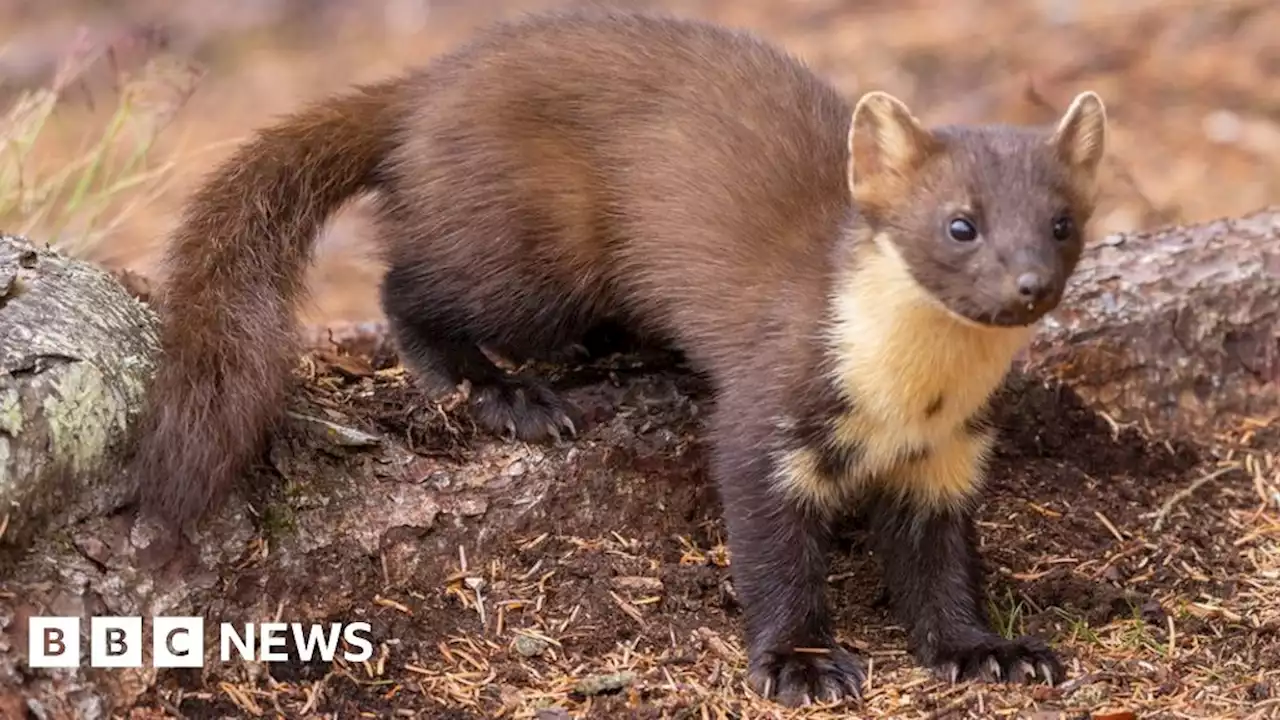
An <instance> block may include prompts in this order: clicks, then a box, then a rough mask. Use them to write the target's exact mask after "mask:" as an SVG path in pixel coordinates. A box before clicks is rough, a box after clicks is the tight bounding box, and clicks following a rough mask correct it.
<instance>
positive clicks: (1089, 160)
mask: <svg viewBox="0 0 1280 720" xmlns="http://www.w3.org/2000/svg"><path fill="white" fill-rule="evenodd" d="M1049 144H1050V145H1052V146H1053V148H1054V150H1055V151H1056V152H1057V153H1058V157H1059V158H1061V159H1062V161H1063V162H1064V163H1066V164H1067V165H1069V166H1070V167H1071V169H1072V170H1074V171H1076V172H1077V173H1079V174H1080V176H1081V177H1082V178H1084V179H1086V180H1088V181H1093V180H1094V179H1095V177H1096V176H1097V172H1098V166H1099V165H1100V164H1101V163H1102V156H1103V154H1104V153H1105V152H1106V149H1107V110H1106V108H1105V107H1104V106H1103V104H1102V98H1100V97H1098V94H1097V93H1095V92H1092V91H1085V92H1082V93H1080V94H1079V95H1077V96H1076V97H1075V99H1074V100H1072V101H1071V106H1070V107H1068V108H1067V111H1066V112H1065V113H1063V114H1062V119H1061V120H1059V121H1058V125H1057V127H1056V128H1054V131H1053V135H1052V136H1050V138H1049Z"/></svg>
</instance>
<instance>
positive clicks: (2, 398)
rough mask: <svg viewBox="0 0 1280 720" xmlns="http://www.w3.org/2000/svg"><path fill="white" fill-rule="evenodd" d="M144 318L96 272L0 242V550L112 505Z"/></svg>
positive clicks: (145, 330)
mask: <svg viewBox="0 0 1280 720" xmlns="http://www.w3.org/2000/svg"><path fill="white" fill-rule="evenodd" d="M156 330H157V327H156V317H155V315H154V314H153V313H152V311H151V310H150V308H148V307H147V306H146V305H144V304H143V303H141V302H139V301H137V300H136V299H134V298H133V297H132V296H130V295H129V294H128V292H127V291H126V290H125V289H124V287H123V286H121V285H120V284H119V283H118V282H117V281H116V280H115V279H114V278H113V277H111V275H110V274H109V273H108V272H107V271H105V270H103V269H101V268H99V267H98V266H96V265H94V264H92V263H89V262H85V261H81V260H76V259H74V258H70V257H67V256H65V255H63V254H61V253H58V252H56V251H54V250H52V249H49V248H41V247H38V246H36V245H35V244H33V243H31V242H29V241H28V240H26V239H24V238H18V237H11V236H3V235H0V524H3V525H4V527H5V530H4V534H3V536H2V537H0V545H5V546H22V545H25V544H27V543H28V542H29V541H30V540H31V536H32V534H33V532H34V531H35V529H37V528H40V527H51V526H53V527H56V526H61V525H65V524H67V523H71V522H75V521H76V520H78V519H81V518H83V517H86V516H87V515H90V514H93V513H101V512H108V511H110V510H111V509H113V508H114V507H115V506H116V505H118V504H119V501H120V495H121V493H122V492H123V490H124V484H123V483H119V482H114V480H115V478H114V476H113V473H112V472H111V469H112V468H111V461H112V458H113V455H114V454H113V451H114V450H115V449H116V447H117V446H118V444H119V443H120V442H121V441H123V440H124V438H125V436H126V432H127V431H128V429H129V427H130V426H131V424H132V422H133V421H134V418H135V416H136V414H137V412H138V410H139V408H140V407H141V405H142V399H143V397H144V394H145V392H146V387H147V383H148V379H149V378H150V376H151V374H152V372H153V371H154V361H155V354H156V352H157V349H158V338H157V333H156Z"/></svg>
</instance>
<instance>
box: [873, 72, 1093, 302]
mask: <svg viewBox="0 0 1280 720" xmlns="http://www.w3.org/2000/svg"><path fill="white" fill-rule="evenodd" d="M1106 132H1107V117H1106V110H1105V109H1104V107H1103V104H1102V100H1101V99H1099V97H1098V96H1097V95H1096V94H1094V93H1092V92H1084V93H1081V94H1080V95H1078V96H1077V97H1076V98H1075V100H1074V101H1073V102H1072V103H1071V106H1070V107H1069V108H1068V109H1067V111H1066V112H1065V113H1064V114H1063V116H1062V117H1061V118H1060V119H1059V121H1058V122H1057V123H1056V124H1055V125H1052V126H1049V127H1009V126H975V127H942V128H932V129H927V128H925V127H923V126H922V125H921V124H920V122H919V121H918V120H917V119H916V118H915V117H914V116H913V115H912V114H911V112H910V110H909V109H908V108H907V107H906V106H905V105H904V104H903V103H902V102H901V101H900V100H898V99H896V98H894V97H893V96H891V95H888V94H885V93H883V92H870V93H867V94H866V95H864V96H863V97H862V98H861V99H860V100H859V101H858V103H857V106H856V107H855V108H854V111H853V118H852V122H851V124H850V129H849V157H850V160H849V168H848V180H849V189H850V192H851V193H852V194H853V199H854V202H855V204H856V206H857V208H858V212H859V214H860V216H861V219H862V221H863V222H865V223H866V224H867V229H868V230H869V231H870V232H871V234H872V236H873V237H875V238H876V242H877V243H878V244H879V246H880V250H881V251H883V252H887V253H890V254H894V255H895V256H896V257H897V258H900V259H901V260H902V262H903V263H904V265H905V267H906V269H907V270H908V272H909V273H910V276H911V277H912V278H913V279H914V280H915V282H916V283H918V284H919V285H920V286H922V287H923V288H924V289H925V290H926V291H928V294H929V295H930V296H931V297H933V298H934V299H936V300H937V301H939V302H940V303H941V304H942V305H943V306H945V307H946V308H947V309H948V310H950V311H951V312H952V313H953V314H955V315H958V316H960V317H962V318H965V319H967V320H969V321H971V322H975V323H980V324H984V325H995V326H1020V325H1030V324H1032V323H1034V322H1036V321H1037V320H1039V319H1040V318H1041V317H1042V316H1044V314H1045V313H1047V312H1049V311H1050V310H1052V309H1053V308H1054V307H1055V306H1056V305H1057V304H1058V302H1059V300H1060V299H1061V297H1062V293H1063V289H1064V288H1065V286H1066V282H1067V279H1068V278H1069V277H1070V276H1071V273H1072V272H1074V270H1075V266H1076V263H1077V261H1078V260H1079V258H1080V253H1081V250H1082V248H1083V245H1084V241H1085V233H1084V229H1085V226H1086V224H1087V223H1088V222H1089V220H1090V217H1091V215H1092V213H1093V207H1094V196H1095V187H1096V184H1097V176H1098V167H1099V165H1100V163H1101V161H1102V157H1103V153H1104V151H1105V145H1106Z"/></svg>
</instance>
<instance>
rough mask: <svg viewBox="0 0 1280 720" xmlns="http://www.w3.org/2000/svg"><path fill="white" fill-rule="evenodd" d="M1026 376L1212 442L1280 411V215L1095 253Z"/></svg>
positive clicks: (1134, 240) (1129, 419)
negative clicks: (1036, 376)
mask: <svg viewBox="0 0 1280 720" xmlns="http://www.w3.org/2000/svg"><path fill="white" fill-rule="evenodd" d="M1025 369H1026V370H1027V371H1029V372H1032V373H1044V374H1046V375H1050V376H1052V377H1055V378H1058V379H1060V380H1063V381H1065V382H1066V383H1067V384H1069V385H1070V386H1071V387H1072V389H1074V390H1075V391H1076V392H1078V393H1080V395H1081V396H1083V397H1084V398H1085V399H1087V400H1089V401H1090V402H1091V403H1093V404H1094V405H1096V406H1097V407H1098V408H1099V409H1101V410H1102V411H1104V412H1106V413H1107V414H1108V415H1109V416H1111V417H1112V418H1113V419H1114V420H1116V421H1117V422H1122V423H1139V424H1141V425H1143V426H1146V427H1147V428H1148V429H1150V430H1153V431H1155V432H1156V433H1159V434H1164V435H1188V436H1193V437H1197V438H1202V439H1204V438H1209V437H1212V436H1213V435H1215V434H1217V433H1223V432H1231V431H1236V430H1239V429H1240V428H1242V427H1248V426H1251V425H1254V424H1256V423H1255V422H1253V421H1262V422H1270V421H1271V420H1272V419H1274V418H1275V416H1276V413H1277V411H1278V410H1280V207H1274V208H1269V209H1266V210H1263V211H1260V212H1257V213H1254V214H1251V215H1248V216H1245V217H1241V218H1236V219H1226V220H1219V221H1216V222H1211V223H1207V224H1204V225H1197V226H1192V227H1171V228H1165V229H1161V230H1157V231H1154V232H1145V233H1136V234H1128V235H1116V236H1112V237H1108V238H1104V239H1103V240H1102V241H1101V242H1099V243H1097V244H1095V245H1094V246H1093V247H1092V248H1091V249H1090V250H1089V252H1088V253H1087V254H1086V256H1085V257H1084V258H1083V259H1082V262H1081V264H1080V269H1079V272H1078V273H1077V274H1076V276H1075V278H1074V280H1073V282H1072V283H1071V287H1070V290H1069V291H1068V293H1067V295H1066V297H1065V298H1064V300H1063V303H1062V305H1061V306H1060V309H1059V310H1058V312H1056V313H1054V316H1053V318H1051V319H1050V320H1049V321H1047V322H1046V323H1045V327H1044V329H1043V330H1042V331H1041V332H1040V333H1039V334H1038V336H1037V338H1036V340H1035V341H1034V342H1033V343H1032V346H1031V348H1030V352H1029V353H1028V362H1027V363H1026V365H1025Z"/></svg>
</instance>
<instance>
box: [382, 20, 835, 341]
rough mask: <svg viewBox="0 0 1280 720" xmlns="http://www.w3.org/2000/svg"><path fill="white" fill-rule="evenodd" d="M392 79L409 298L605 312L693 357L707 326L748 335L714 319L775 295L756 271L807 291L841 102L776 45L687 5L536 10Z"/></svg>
mask: <svg viewBox="0 0 1280 720" xmlns="http://www.w3.org/2000/svg"><path fill="white" fill-rule="evenodd" d="M566 17H570V18H572V19H571V20H568V21H566ZM409 88H410V89H409V92H408V96H407V99H408V102H409V105H408V107H410V108H411V110H410V111H409V112H408V113H407V116H406V121H405V123H404V126H403V129H402V131H403V136H402V138H401V142H400V143H399V144H398V146H397V148H396V150H395V152H394V153H393V155H392V156H391V161H390V162H389V163H387V166H386V167H387V176H388V177H387V180H386V184H385V187H386V189H387V190H389V191H390V192H388V193H387V198H388V210H389V212H388V216H389V218H390V221H389V223H388V225H387V234H388V235H389V240H390V242H389V252H390V254H391V257H390V259H391V261H392V262H393V263H401V264H403V263H408V264H416V265H418V266H420V270H421V273H420V279H421V281H422V282H421V283H420V285H421V286H424V287H425V286H427V285H430V286H431V287H432V288H433V289H431V290H429V291H424V292H429V297H424V298H423V302H434V303H439V302H446V301H447V302H455V303H457V304H459V305H460V306H462V305H465V306H466V307H470V308H473V309H474V312H473V313H471V314H472V315H473V317H474V319H475V322H476V324H477V326H483V327H486V328H488V329H489V331H488V332H487V333H486V334H487V335H489V337H488V340H489V341H490V342H491V343H492V344H494V345H495V346H498V347H504V346H505V347H510V348H513V349H515V350H516V351H518V352H526V351H532V350H535V349H536V348H538V347H540V346H543V345H545V344H547V343H548V342H551V343H556V342H560V341H562V340H568V339H572V338H571V337H570V336H571V335H572V334H573V333H574V332H577V331H578V330H580V329H581V326H582V325H583V324H584V323H589V322H590V321H593V320H596V319H599V318H600V317H604V316H614V317H619V316H621V317H624V318H625V319H627V320H630V321H632V322H637V323H640V324H641V325H642V326H647V327H648V328H649V329H650V330H652V331H654V332H659V333H672V334H674V335H675V337H674V338H673V339H676V340H678V341H682V343H681V344H682V345H685V346H686V348H685V349H686V351H687V352H689V353H690V354H691V355H693V356H694V359H695V361H703V362H711V361H712V358H713V357H723V356H725V355H729V354H733V353H737V352H740V350H741V348H739V347H733V348H730V347H718V345H723V344H724V341H721V340H719V338H734V342H735V343H741V342H743V341H748V342H749V341H750V340H751V335H752V334H753V332H732V331H728V328H727V327H726V326H727V325H735V326H737V327H739V328H742V329H743V330H744V331H746V330H747V329H749V328H750V329H754V328H760V327H765V325H762V324H761V322H760V321H761V319H762V318H761V316H760V314H761V313H765V312H772V313H777V312H779V311H780V310H779V309H778V308H783V309H784V310H783V311H785V309H786V308H787V307H788V303H786V302H782V301H783V298H779V297H777V296H776V294H774V295H773V296H770V297H761V296H759V295H758V294H757V291H756V288H760V287H770V288H774V289H776V288H779V287H785V288H794V289H795V291H796V292H797V298H796V302H797V303H812V302H813V300H811V299H815V300H816V299H818V298H821V296H822V295H823V290H824V287H825V284H826V283H825V272H826V267H827V261H828V256H827V253H828V250H829V246H830V241H831V240H833V239H834V234H835V233H834V230H835V227H836V224H837V222H838V220H839V218H840V216H841V214H842V213H843V212H845V210H846V208H847V202H848V201H847V197H848V194H847V189H846V186H845V177H844V174H843V171H844V167H845V162H844V158H845V155H846V152H847V151H846V146H845V139H846V128H847V123H848V117H849V107H848V106H847V105H846V103H845V102H844V101H843V99H842V98H841V97H840V96H839V95H838V94H837V93H836V92H835V91H834V90H833V89H832V88H831V87H830V86H828V85H827V84H825V83H824V82H822V81H821V80H820V79H819V78H817V77H816V76H814V75H813V74H812V73H811V72H810V71H808V70H807V69H805V67H804V66H803V65H801V64H800V63H799V62H798V61H797V60H795V59H793V58H790V57H788V56H786V55H784V54H782V53H781V52H780V51H779V50H777V49H774V48H771V47H768V46H766V45H765V44H762V43H761V42H759V41H758V40H756V39H753V38H751V37H749V36H746V35H743V34H738V33H735V32H733V31H730V30H726V29H722V28H717V27H714V26H710V25H707V24H702V23H697V22H677V23H673V22H671V21H670V19H663V20H656V19H653V18H649V17H644V16H639V17H637V16H635V15H620V14H613V13H607V12H603V13H602V12H590V13H585V14H574V15H572V16H548V17H541V18H538V19H534V20H528V21H524V22H521V23H514V24H510V25H507V26H505V27H504V28H502V29H500V30H498V31H496V32H490V33H487V34H486V35H485V36H484V37H483V38H482V39H481V40H478V41H476V42H474V43H473V44H471V45H468V46H464V47H463V48H461V49H459V50H458V51H456V52H454V53H452V54H450V55H447V56H444V57H442V58H441V59H439V60H437V61H436V62H435V63H433V64H432V65H431V66H430V67H429V68H428V69H427V70H425V71H424V72H423V73H421V74H420V75H418V76H417V77H415V78H414V79H413V80H412V81H411V82H410V83H409ZM442 285H447V286H449V287H448V290H447V292H446V291H443V290H442V287H441V286H442ZM445 298H448V299H447V300H446V299H445ZM553 307H555V308H557V309H559V310H560V312H554V311H553V310H552V308H553ZM790 309H791V310H792V311H797V310H799V309H800V308H797V307H791V308H790ZM495 311H497V312H495ZM799 314H805V313H799ZM779 319H780V318H779ZM766 325H767V324H766Z"/></svg>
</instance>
